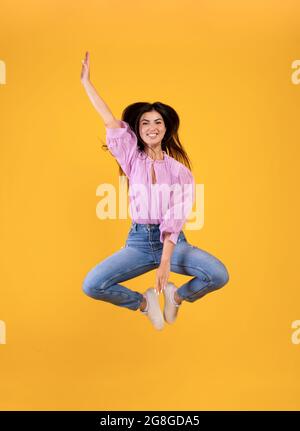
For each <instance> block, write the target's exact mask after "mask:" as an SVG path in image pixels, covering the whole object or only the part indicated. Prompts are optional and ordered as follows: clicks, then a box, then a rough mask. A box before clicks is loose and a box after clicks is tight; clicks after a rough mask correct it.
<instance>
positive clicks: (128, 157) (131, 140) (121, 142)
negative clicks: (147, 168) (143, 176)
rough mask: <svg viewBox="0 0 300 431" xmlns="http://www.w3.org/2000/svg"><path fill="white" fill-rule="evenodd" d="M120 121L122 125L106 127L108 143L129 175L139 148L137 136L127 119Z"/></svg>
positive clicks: (112, 152)
mask: <svg viewBox="0 0 300 431" xmlns="http://www.w3.org/2000/svg"><path fill="white" fill-rule="evenodd" d="M118 121H119V123H120V127H114V128H113V127H105V129H106V145H107V147H108V149H109V151H110V152H111V154H112V155H113V156H114V157H115V158H116V160H117V161H118V163H119V164H120V166H121V168H122V169H123V171H124V172H125V174H126V175H127V177H129V176H130V171H131V165H132V161H133V159H134V157H135V156H136V154H137V150H138V147H137V137H136V134H135V133H134V132H133V130H132V129H131V128H130V126H129V124H128V123H127V122H126V121H123V120H118Z"/></svg>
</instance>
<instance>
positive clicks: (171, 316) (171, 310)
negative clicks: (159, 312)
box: [163, 282, 181, 324]
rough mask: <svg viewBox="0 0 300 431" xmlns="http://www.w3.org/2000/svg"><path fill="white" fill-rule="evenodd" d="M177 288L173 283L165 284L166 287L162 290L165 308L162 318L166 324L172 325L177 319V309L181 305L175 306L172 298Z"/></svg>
mask: <svg viewBox="0 0 300 431" xmlns="http://www.w3.org/2000/svg"><path fill="white" fill-rule="evenodd" d="M176 290H177V287H176V286H175V284H174V283H171V282H169V283H167V285H166V287H165V288H164V290H163V294H164V298H165V306H164V318H165V321H166V322H168V323H170V324H171V323H174V322H175V320H176V317H177V313H178V308H179V307H180V305H181V304H177V303H176V301H175V298H174V293H175V292H176Z"/></svg>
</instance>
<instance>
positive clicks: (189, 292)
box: [83, 223, 229, 310]
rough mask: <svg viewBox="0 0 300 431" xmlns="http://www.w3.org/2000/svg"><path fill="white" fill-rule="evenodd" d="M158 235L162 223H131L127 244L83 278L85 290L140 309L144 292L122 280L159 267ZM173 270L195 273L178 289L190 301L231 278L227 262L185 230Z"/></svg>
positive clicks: (159, 247)
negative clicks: (188, 236)
mask: <svg viewBox="0 0 300 431" xmlns="http://www.w3.org/2000/svg"><path fill="white" fill-rule="evenodd" d="M159 237H160V230H159V225H157V224H156V225H154V224H137V223H132V225H131V228H130V231H129V234H128V237H127V240H126V243H125V246H124V247H122V248H121V250H119V251H117V252H115V253H114V254H112V255H111V256H109V257H107V258H106V259H104V260H103V261H102V262H100V263H98V264H97V265H96V266H94V267H93V268H92V269H91V270H90V271H89V272H88V274H87V275H86V277H85V279H84V281H83V291H84V293H86V294H87V295H88V296H90V297H91V298H94V299H99V300H101V301H106V302H110V303H111V304H115V305H118V306H120V307H126V308H129V309H130V310H137V309H139V307H140V305H141V302H142V301H143V295H142V294H141V293H140V292H136V291H133V290H130V289H128V288H127V287H125V286H123V285H122V284H119V283H122V282H123V281H126V280H129V279H132V278H134V277H137V276H139V275H141V274H144V273H146V272H149V271H151V270H153V269H155V268H158V267H159V264H160V259H161V255H162V250H163V244H162V243H161V242H160V240H159ZM170 270H171V271H172V272H176V273H178V274H184V275H190V276H193V278H192V279H190V280H189V281H188V282H187V283H185V284H183V285H182V286H181V287H179V289H178V290H177V294H178V295H179V296H180V297H181V298H182V299H183V300H184V301H188V302H194V301H196V300H197V299H199V298H202V297H203V296H204V295H206V294H207V293H209V292H212V291H213V290H216V289H219V288H220V287H222V286H224V285H225V284H226V283H227V282H228V280H229V274H228V271H227V269H226V267H225V266H224V264H223V263H222V262H221V261H220V260H219V259H217V258H216V257H214V256H213V255H211V254H209V253H208V252H207V251H204V250H201V249H200V248H198V247H195V246H193V245H191V244H189V242H188V241H187V239H186V236H185V234H184V233H183V231H181V232H180V234H179V237H178V241H177V244H176V245H175V247H174V251H173V254H172V257H171V265H170ZM145 290H146V289H145Z"/></svg>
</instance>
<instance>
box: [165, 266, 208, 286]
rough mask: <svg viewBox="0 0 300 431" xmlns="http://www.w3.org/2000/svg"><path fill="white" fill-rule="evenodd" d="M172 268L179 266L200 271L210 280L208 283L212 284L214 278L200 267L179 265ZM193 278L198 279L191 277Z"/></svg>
mask: <svg viewBox="0 0 300 431" xmlns="http://www.w3.org/2000/svg"><path fill="white" fill-rule="evenodd" d="M172 266H179V267H180V268H191V269H196V270H197V269H200V271H201V272H203V274H204V275H205V277H207V278H208V282H209V283H211V282H212V278H211V277H210V275H208V274H207V272H205V271H203V269H202V268H201V267H199V266H190V265H178V264H173V265H172ZM187 275H189V274H187ZM190 276H191V277H196V275H194V276H193V275H190Z"/></svg>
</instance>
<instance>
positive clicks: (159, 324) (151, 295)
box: [145, 288, 164, 331]
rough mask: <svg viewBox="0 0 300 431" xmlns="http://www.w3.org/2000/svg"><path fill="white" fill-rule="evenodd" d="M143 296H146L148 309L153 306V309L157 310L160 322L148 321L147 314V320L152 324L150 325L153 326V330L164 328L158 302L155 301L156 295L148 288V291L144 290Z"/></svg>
mask: <svg viewBox="0 0 300 431" xmlns="http://www.w3.org/2000/svg"><path fill="white" fill-rule="evenodd" d="M145 295H146V298H147V301H148V307H151V306H152V305H153V306H154V307H155V308H158V310H159V313H158V316H159V318H160V321H158V322H153V320H151V319H150V317H149V314H148V318H149V320H150V322H151V323H152V325H153V326H154V328H155V329H157V330H159V331H160V330H162V329H163V327H164V318H163V315H162V312H161V309H160V307H159V302H158V300H157V296H156V293H155V291H154V289H153V288H150V289H147V290H146V292H145ZM148 298H149V299H148ZM148 310H149V309H148Z"/></svg>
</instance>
